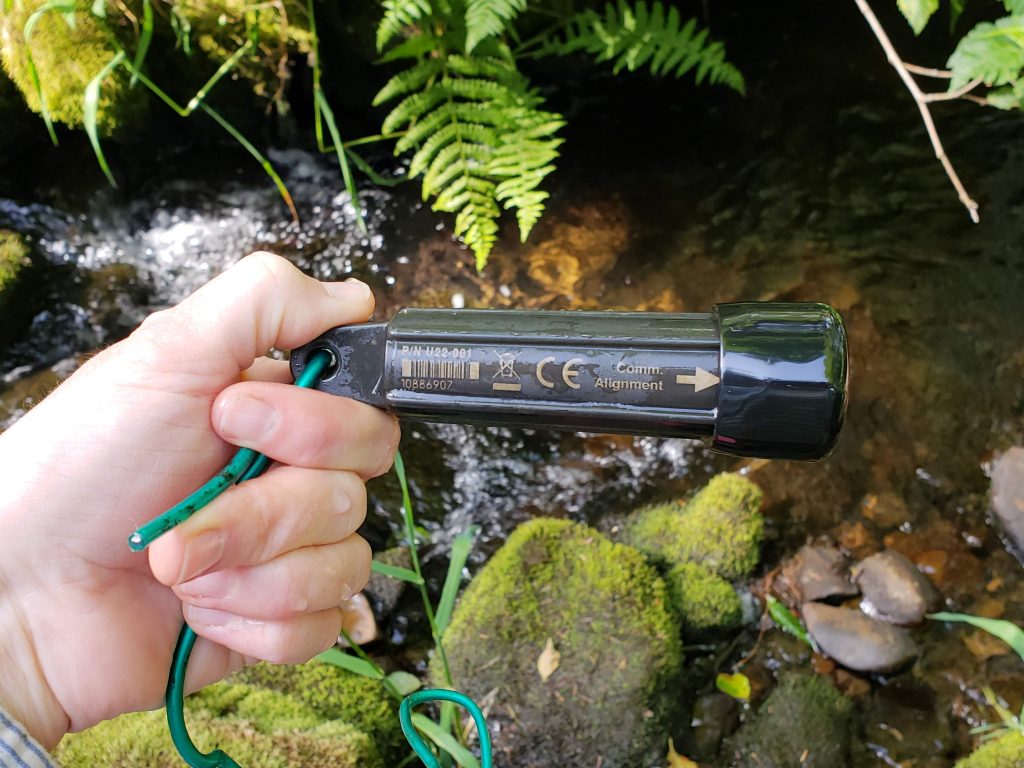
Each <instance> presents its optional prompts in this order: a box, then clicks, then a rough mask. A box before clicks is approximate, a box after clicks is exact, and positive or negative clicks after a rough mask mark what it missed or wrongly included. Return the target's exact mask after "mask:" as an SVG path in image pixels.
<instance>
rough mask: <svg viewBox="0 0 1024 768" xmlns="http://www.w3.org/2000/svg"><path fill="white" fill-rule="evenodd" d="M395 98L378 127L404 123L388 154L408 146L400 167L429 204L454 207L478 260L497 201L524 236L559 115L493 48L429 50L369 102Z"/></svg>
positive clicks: (488, 241)
mask: <svg viewBox="0 0 1024 768" xmlns="http://www.w3.org/2000/svg"><path fill="white" fill-rule="evenodd" d="M403 97H404V98H403ZM395 99H400V101H399V102H398V104H397V105H396V106H395V107H394V109H392V111H391V113H390V114H389V115H388V116H387V118H386V119H385V121H384V127H383V132H384V133H385V134H388V133H394V132H396V131H399V130H404V132H405V134H404V135H403V136H402V137H401V138H400V139H399V141H398V142H397V144H396V147H395V152H396V154H400V153H403V152H407V151H410V150H413V151H414V152H413V156H412V159H411V161H410V165H409V175H410V176H420V177H422V192H423V197H424V199H427V198H430V197H433V198H434V202H433V207H434V209H435V210H438V211H445V212H448V213H454V214H455V229H454V231H455V234H456V235H457V236H459V237H462V239H463V240H464V241H465V243H466V245H468V246H469V247H470V248H472V249H473V251H474V253H475V254H476V259H477V266H478V267H479V268H481V269H482V268H483V265H484V264H485V263H486V261H487V256H488V254H489V253H490V250H491V248H492V246H493V245H494V241H495V239H496V238H497V233H498V218H499V216H500V215H501V209H502V207H504V208H505V209H506V210H514V211H516V215H517V219H518V222H519V226H520V232H521V234H522V236H523V237H524V238H525V236H526V234H527V233H528V232H529V230H530V228H531V227H532V226H533V224H534V223H535V222H536V221H537V218H538V217H539V216H540V214H541V212H542V211H543V208H544V201H545V199H546V198H547V193H545V192H543V191H541V190H540V188H539V185H540V183H541V182H542V181H543V179H544V177H545V176H547V174H548V173H550V172H551V171H552V170H553V169H554V166H553V165H552V161H553V160H554V158H555V157H556V156H557V147H558V145H559V144H560V143H561V139H559V138H557V137H556V136H555V134H556V133H557V131H558V130H559V129H560V128H561V127H562V125H563V124H564V121H563V120H562V118H561V117H560V116H559V115H555V114H553V113H550V112H545V111H543V110H541V109H538V106H537V105H538V101H539V100H538V98H537V96H536V95H535V94H534V93H533V92H532V91H531V90H530V88H529V83H528V82H527V80H526V78H525V77H523V76H522V75H521V74H520V73H519V71H518V70H517V69H516V68H515V65H514V64H513V63H512V62H511V61H510V60H505V59H503V58H500V57H495V56H487V57H484V56H473V55H469V54H444V53H439V54H437V55H436V56H435V57H434V58H432V59H427V60H424V61H421V62H419V63H416V64H414V65H413V66H412V67H410V69H408V70H407V71H406V72H403V73H401V74H399V75H397V76H395V77H394V78H392V80H391V81H390V82H389V83H388V84H387V85H386V86H385V87H384V89H383V90H382V91H381V93H380V94H378V97H377V103H380V102H382V101H393V100H395Z"/></svg>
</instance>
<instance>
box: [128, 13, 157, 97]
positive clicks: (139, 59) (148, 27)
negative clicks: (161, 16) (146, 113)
mask: <svg viewBox="0 0 1024 768" xmlns="http://www.w3.org/2000/svg"><path fill="white" fill-rule="evenodd" d="M152 39H153V4H152V0H142V32H141V34H140V35H139V47H138V48H136V49H135V59H134V60H133V61H132V66H133V67H134V68H135V71H136V72H138V71H140V70H141V69H142V63H143V62H144V61H145V60H146V52H147V51H149V43H150V41H152ZM138 79H139V78H138V76H137V75H132V81H131V84H132V85H133V86H134V85H135V83H136V82H138Z"/></svg>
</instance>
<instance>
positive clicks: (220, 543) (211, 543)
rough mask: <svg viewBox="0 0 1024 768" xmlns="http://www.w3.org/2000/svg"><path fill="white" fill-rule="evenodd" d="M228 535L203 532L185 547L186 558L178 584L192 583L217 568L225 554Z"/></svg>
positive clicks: (214, 531) (182, 564)
mask: <svg viewBox="0 0 1024 768" xmlns="http://www.w3.org/2000/svg"><path fill="white" fill-rule="evenodd" d="M226 545H227V534H226V533H224V531H217V530H213V531H203V532H202V533H200V534H199V535H198V536H196V537H195V538H194V539H192V541H190V542H189V543H188V544H187V545H186V546H185V557H184V560H183V561H182V563H181V572H180V573H179V574H178V583H179V584H180V583H183V582H186V581H191V580H192V579H194V578H195V577H196V576H199V575H200V574H201V573H203V572H204V571H208V570H209V569H210V568H212V567H213V566H215V565H216V564H217V563H218V561H219V560H220V558H221V555H223V554H224V547H225V546H226Z"/></svg>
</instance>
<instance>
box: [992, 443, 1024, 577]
mask: <svg viewBox="0 0 1024 768" xmlns="http://www.w3.org/2000/svg"><path fill="white" fill-rule="evenodd" d="M992 510H993V511H994V512H995V514H996V517H998V518H999V522H1000V523H1001V524H1002V526H1003V529H1004V530H1005V531H1006V534H1007V535H1008V536H1009V537H1010V540H1011V541H1012V542H1013V544H1014V546H1015V547H1016V548H1017V555H1018V557H1024V448H1022V447H1020V446H1015V447H1013V448H1011V449H1010V450H1008V451H1007V452H1006V453H1004V454H1003V455H1002V456H1000V457H999V458H998V459H997V460H996V462H995V464H994V465H993V467H992Z"/></svg>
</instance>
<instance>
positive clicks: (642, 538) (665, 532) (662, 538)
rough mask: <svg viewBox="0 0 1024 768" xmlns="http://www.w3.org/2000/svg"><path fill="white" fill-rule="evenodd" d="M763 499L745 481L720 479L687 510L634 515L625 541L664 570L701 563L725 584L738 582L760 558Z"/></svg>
mask: <svg viewBox="0 0 1024 768" xmlns="http://www.w3.org/2000/svg"><path fill="white" fill-rule="evenodd" d="M761 498H762V493H761V489H760V488H758V487H757V486H756V485H754V484H753V483H752V482H750V481H749V480H747V479H746V478H744V477H741V476H740V475H737V474H733V473H724V474H721V475H717V476H715V477H714V478H712V480H711V482H709V483H708V484H707V486H705V487H704V488H703V489H702V490H701V491H700V493H698V494H697V495H696V496H694V497H693V499H692V500H690V502H689V503H687V504H685V505H682V504H679V503H674V502H673V503H668V504H661V505H658V506H653V507H648V508H646V509H642V510H640V511H639V512H636V513H635V514H634V515H632V516H631V517H630V519H629V520H627V521H626V528H625V531H624V536H623V538H624V541H625V542H626V543H627V544H631V545H632V546H634V547H636V548H637V549H639V550H640V551H641V552H643V553H644V554H645V555H646V556H647V557H649V558H650V559H651V560H652V561H654V562H655V563H657V564H659V565H661V566H663V567H665V568H672V567H674V566H676V565H679V564H680V563H699V564H700V565H703V566H704V567H705V568H707V569H708V570H710V571H712V572H714V573H716V574H718V575H719V576H721V577H722V578H724V579H729V580H734V579H739V578H742V577H743V576H746V575H748V574H749V573H750V572H751V571H752V570H753V569H754V568H755V567H756V566H757V562H758V559H759V557H760V547H761V541H762V539H763V538H764V518H762V517H761V512H760V508H761Z"/></svg>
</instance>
